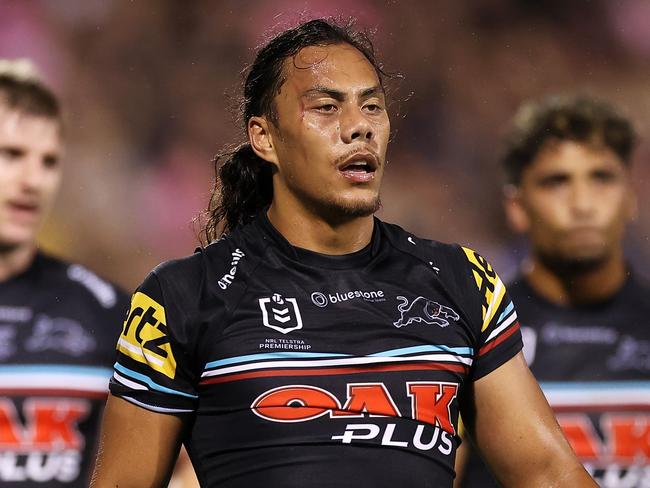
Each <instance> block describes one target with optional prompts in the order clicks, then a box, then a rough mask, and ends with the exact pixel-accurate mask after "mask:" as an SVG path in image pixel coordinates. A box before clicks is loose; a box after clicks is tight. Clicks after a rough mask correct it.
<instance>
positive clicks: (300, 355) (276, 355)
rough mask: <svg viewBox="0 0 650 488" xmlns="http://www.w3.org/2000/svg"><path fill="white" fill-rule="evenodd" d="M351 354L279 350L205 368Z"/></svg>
mask: <svg viewBox="0 0 650 488" xmlns="http://www.w3.org/2000/svg"><path fill="white" fill-rule="evenodd" d="M349 356H350V354H336V353H326V352H293V351H278V352H269V353H264V354H248V355H246V356H235V357H232V358H226V359H219V360H218V361H212V362H210V363H207V364H206V365H205V369H210V368H216V367H218V366H227V365H228V364H237V363H245V362H246V361H256V360H265V359H296V358H297V359H307V358H340V357H349Z"/></svg>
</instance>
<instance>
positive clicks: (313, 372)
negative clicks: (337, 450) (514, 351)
mask: <svg viewBox="0 0 650 488" xmlns="http://www.w3.org/2000/svg"><path fill="white" fill-rule="evenodd" d="M422 370H434V371H453V372H457V373H467V366H463V365H459V364H444V363H438V364H428V363H412V364H404V365H401V364H392V365H390V364H389V365H378V366H368V367H366V368H358V367H352V366H350V367H343V368H329V369H328V368H318V369H267V370H263V371H252V372H249V373H232V374H229V375H224V376H219V377H216V378H210V379H207V380H204V381H202V382H201V383H200V384H201V385H213V384H217V383H227V382H230V381H238V380H247V379H250V378H268V377H269V376H327V375H332V374H358V373H369V372H377V371H422Z"/></svg>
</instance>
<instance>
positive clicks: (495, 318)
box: [111, 214, 521, 488]
mask: <svg viewBox="0 0 650 488" xmlns="http://www.w3.org/2000/svg"><path fill="white" fill-rule="evenodd" d="M520 348H521V339H520V334H519V326H518V323H517V321H516V313H515V311H514V309H513V306H512V304H511V302H510V300H509V299H508V298H507V295H506V293H505V288H504V286H503V283H502V282H501V280H500V279H499V278H498V276H497V275H496V273H494V271H493V270H492V268H491V267H490V266H489V265H488V264H487V263H486V262H485V260H484V259H483V258H482V257H480V256H479V255H478V254H476V253H474V252H473V251H471V250H469V249H463V248H460V247H458V246H448V245H443V244H439V243H434V242H431V241H425V240H421V239H417V238H415V237H413V236H412V235H410V234H408V233H406V232H404V231H403V230H401V229H400V228H399V227H396V226H392V225H387V224H384V223H381V222H380V221H378V220H376V221H375V230H374V235H373V238H372V242H371V244H369V245H368V246H367V247H366V248H365V249H363V250H361V251H359V252H357V253H353V254H349V255H345V256H324V255H321V254H317V253H313V252H310V251H306V250H301V249H297V248H294V247H292V246H291V245H290V244H289V243H288V242H287V241H286V240H285V239H284V238H283V237H282V236H281V235H280V234H279V233H278V232H277V231H276V230H275V229H274V228H273V227H272V226H271V224H270V223H269V221H268V220H267V218H266V215H263V214H262V215H260V216H259V217H258V218H257V219H256V220H255V221H254V222H253V223H252V224H249V225H248V226H246V227H244V228H243V229H240V230H237V231H235V232H233V233H232V235H230V236H229V237H227V238H223V239H221V240H220V241H218V242H216V243H213V244H211V245H210V246H208V247H207V248H206V249H204V250H203V251H201V252H199V253H197V254H195V255H194V256H191V257H189V258H186V259H184V260H180V261H175V262H170V263H167V264H164V265H162V266H160V267H158V268H156V269H155V270H154V271H153V272H152V273H151V275H150V276H149V277H148V278H147V279H146V280H145V282H144V283H143V284H142V286H141V287H140V288H139V289H138V291H137V292H136V293H135V295H134V296H133V298H132V301H131V311H130V314H129V316H128V318H127V320H126V322H125V324H124V329H123V332H122V335H121V337H120V339H119V342H118V350H119V357H118V362H117V363H116V365H115V372H114V376H113V378H112V380H111V392H112V393H113V394H115V395H117V396H120V397H122V398H124V399H126V400H127V401H129V402H132V403H134V404H136V405H140V406H142V407H144V408H147V409H149V410H152V411H155V412H163V413H179V414H181V413H191V414H192V415H191V416H190V417H189V419H188V421H189V423H190V424H191V428H190V432H189V433H188V436H187V439H185V443H186V447H187V449H188V452H189V454H190V457H191V459H192V463H193V465H194V467H195V470H196V472H197V476H198V478H199V481H200V482H201V486H210V487H212V486H219V487H226V488H233V487H246V488H250V487H251V486H283V487H288V488H292V487H304V486H310V487H313V488H318V487H326V486H327V487H332V486H337V487H375V488H382V487H391V488H395V487H396V486H404V487H437V488H438V487H445V486H451V483H452V479H453V467H454V457H455V451H456V447H457V445H458V442H459V439H458V437H457V435H456V432H457V425H458V411H459V405H460V404H462V402H463V394H464V391H465V388H466V385H467V384H468V382H471V381H473V380H475V379H477V378H480V377H482V376H484V375H486V374H488V373H489V372H491V371H492V370H494V369H495V368H497V367H498V366H499V365H501V364H502V363H504V362H505V361H507V360H508V359H510V358H511V357H512V356H513V355H515V354H516V353H517V352H518V351H519V350H520Z"/></svg>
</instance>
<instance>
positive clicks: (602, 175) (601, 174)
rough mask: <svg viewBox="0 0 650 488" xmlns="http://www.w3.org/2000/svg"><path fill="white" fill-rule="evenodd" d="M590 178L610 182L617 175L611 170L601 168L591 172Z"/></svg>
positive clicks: (616, 177)
mask: <svg viewBox="0 0 650 488" xmlns="http://www.w3.org/2000/svg"><path fill="white" fill-rule="evenodd" d="M592 178H593V179H594V180H596V181H597V182H599V183H611V182H613V181H616V180H617V179H618V175H616V174H615V173H614V172H612V171H606V170H601V171H595V172H594V173H592Z"/></svg>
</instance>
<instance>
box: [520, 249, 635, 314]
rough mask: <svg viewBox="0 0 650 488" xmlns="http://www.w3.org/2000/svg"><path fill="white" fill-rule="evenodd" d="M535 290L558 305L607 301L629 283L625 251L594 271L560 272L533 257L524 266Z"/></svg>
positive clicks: (592, 269) (593, 269)
mask: <svg viewBox="0 0 650 488" xmlns="http://www.w3.org/2000/svg"><path fill="white" fill-rule="evenodd" d="M524 275H525V277H526V280H527V281H528V283H529V284H530V286H532V288H533V289H534V290H535V291H536V292H537V293H538V294H540V295H541V296H542V297H544V298H545V299H546V300H548V301H550V302H551V303H555V304H557V305H566V306H570V305H586V304H590V303H597V302H601V301H605V300H607V299H608V298H610V297H612V296H613V295H614V294H615V293H616V292H618V291H619V290H620V289H621V287H622V286H623V284H624V283H625V280H626V279H627V268H626V266H625V260H624V259H623V255H622V251H619V252H617V253H616V254H615V255H613V256H611V257H610V258H608V259H607V260H605V261H604V262H603V263H601V264H599V265H597V266H594V267H593V268H591V269H583V270H579V271H576V272H573V273H572V272H566V273H564V272H559V271H558V270H555V269H552V268H551V267H549V266H547V265H546V264H544V263H543V261H541V260H540V259H539V257H536V256H533V258H532V259H531V260H530V261H528V262H527V263H526V264H525V266H524Z"/></svg>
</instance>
